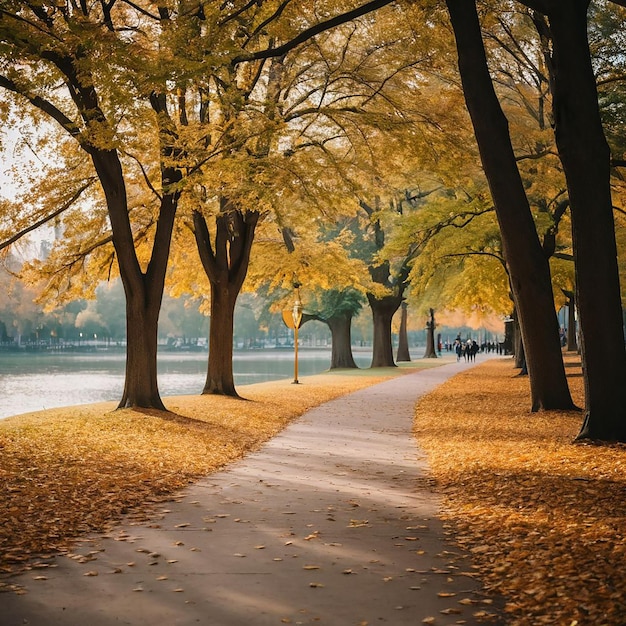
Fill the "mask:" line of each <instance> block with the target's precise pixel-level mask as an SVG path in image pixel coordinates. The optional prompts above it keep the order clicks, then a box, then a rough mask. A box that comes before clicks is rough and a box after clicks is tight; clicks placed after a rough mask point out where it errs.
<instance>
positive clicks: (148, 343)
mask: <svg viewBox="0 0 626 626" xmlns="http://www.w3.org/2000/svg"><path fill="white" fill-rule="evenodd" d="M90 154H91V157H92V160H93V163H94V166H95V168H96V172H97V173H98V177H99V179H100V181H101V183H102V188H103V191H104V195H105V197H106V201H107V209H108V212H109V220H110V223H111V230H112V232H113V246H114V247H115V252H116V255H117V260H118V265H119V269H120V276H121V279H122V284H123V286H124V292H125V295H126V334H127V340H126V376H125V382H124V392H123V394H122V399H121V400H120V403H119V405H118V406H119V408H124V407H141V408H153V409H159V410H165V407H164V405H163V401H162V400H161V397H160V394H159V390H158V384H157V337H158V335H157V333H158V319H159V311H160V308H161V301H162V298H163V289H164V284H165V273H166V269H167V260H168V257H169V250H170V243H171V236H172V229H173V226H174V217H175V214H176V209H177V205H178V192H176V191H171V192H168V191H165V192H164V194H163V196H162V200H161V207H160V211H159V217H158V220H157V228H156V233H155V238H154V243H153V249H152V256H151V258H150V262H149V264H148V268H147V270H146V272H145V273H143V272H142V271H141V267H140V265H139V261H138V259H137V256H136V253H135V247H134V241H133V235H132V230H131V227H130V222H129V219H128V205H127V201H126V188H125V184H124V176H123V173H122V167H121V164H120V162H119V158H118V156H117V154H116V153H115V152H114V151H105V150H97V149H92V150H91V151H90ZM162 175H163V179H164V181H166V182H169V183H176V182H177V181H179V180H180V172H178V171H176V170H174V169H172V168H165V169H164V171H163V173H162Z"/></svg>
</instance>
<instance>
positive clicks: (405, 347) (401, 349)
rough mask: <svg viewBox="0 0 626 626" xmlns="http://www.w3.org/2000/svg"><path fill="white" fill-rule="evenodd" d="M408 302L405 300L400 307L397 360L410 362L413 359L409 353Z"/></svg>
mask: <svg viewBox="0 0 626 626" xmlns="http://www.w3.org/2000/svg"><path fill="white" fill-rule="evenodd" d="M407 317H408V315H407V303H406V302H403V303H402V305H401V308H400V332H399V333H398V351H397V352H396V361H398V362H401V361H404V362H408V361H410V360H411V355H410V354H409V337H408V333H407V328H406V326H407Z"/></svg>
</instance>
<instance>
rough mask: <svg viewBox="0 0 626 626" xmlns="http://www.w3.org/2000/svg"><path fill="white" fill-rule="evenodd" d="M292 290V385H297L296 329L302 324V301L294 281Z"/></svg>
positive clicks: (298, 285)
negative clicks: (293, 295)
mask: <svg viewBox="0 0 626 626" xmlns="http://www.w3.org/2000/svg"><path fill="white" fill-rule="evenodd" d="M293 288H294V290H295V292H296V299H295V301H294V303H293V309H292V310H291V316H292V318H293V344H294V364H293V384H294V385H297V384H299V382H300V381H299V380H298V328H300V324H301V323H302V301H301V300H300V283H299V282H296V281H294V283H293Z"/></svg>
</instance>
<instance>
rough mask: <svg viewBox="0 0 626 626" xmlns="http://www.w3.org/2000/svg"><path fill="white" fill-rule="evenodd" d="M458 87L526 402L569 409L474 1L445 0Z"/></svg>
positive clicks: (526, 210)
mask: <svg viewBox="0 0 626 626" xmlns="http://www.w3.org/2000/svg"><path fill="white" fill-rule="evenodd" d="M446 4H447V6H448V10H449V13H450V18H451V22H452V27H453V29H454V35H455V38H456V42H457V52H458V56H459V70H460V73H461V80H462V83H463V92H464V95H465V101H466V104H467V108H468V111H469V113H470V117H471V119H472V124H473V126H474V132H475V135H476V140H477V143H478V148H479V152H480V157H481V161H482V165H483V168H484V170H485V174H486V176H487V181H488V183H489V188H490V190H491V196H492V199H493V202H494V206H495V209H496V215H497V217H498V223H499V225H500V232H501V236H502V243H503V248H504V258H505V259H506V263H507V269H508V271H509V279H510V283H511V288H512V291H513V298H514V301H515V305H516V309H517V313H518V316H519V321H520V326H521V330H522V335H523V341H524V348H525V353H526V362H527V365H528V372H529V376H530V388H531V408H532V410H533V411H538V410H540V409H571V408H573V407H574V404H573V402H572V399H571V396H570V392H569V387H568V385H567V379H566V376H565V367H564V365H563V358H562V354H561V344H560V340H559V325H558V320H557V316H556V311H555V309H554V301H553V295H552V285H551V280H550V270H549V266H548V262H547V260H546V258H545V255H544V253H543V249H542V247H541V243H540V241H539V237H538V236H537V231H536V228H535V224H534V221H533V219H532V214H531V211H530V206H529V204H528V198H527V197H526V193H525V191H524V186H523V184H522V180H521V177H520V174H519V170H518V168H517V163H516V160H515V154H514V152H513V148H512V145H511V139H510V136H509V129H508V123H507V120H506V117H505V116H504V113H503V112H502V108H501V106H500V103H499V101H498V98H497V96H496V93H495V90H494V88H493V83H492V81H491V76H490V74H489V69H488V66H487V59H486V56H485V49H484V46H483V41H482V36H481V30H480V24H479V21H478V15H477V13H476V5H475V2H474V0H447V1H446Z"/></svg>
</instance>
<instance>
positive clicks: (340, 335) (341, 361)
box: [324, 313, 357, 370]
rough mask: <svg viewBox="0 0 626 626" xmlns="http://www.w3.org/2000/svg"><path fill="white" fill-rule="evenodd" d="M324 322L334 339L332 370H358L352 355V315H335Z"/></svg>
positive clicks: (331, 356) (331, 358)
mask: <svg viewBox="0 0 626 626" xmlns="http://www.w3.org/2000/svg"><path fill="white" fill-rule="evenodd" d="M324 321H325V322H326V324H327V325H328V328H330V334H331V337H332V348H331V354H330V369H331V370H334V369H344V368H345V369H355V368H357V364H356V363H355V362H354V356H353V355H352V328H351V327H352V313H343V314H341V315H335V316H333V317H331V318H329V319H328V320H324Z"/></svg>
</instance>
